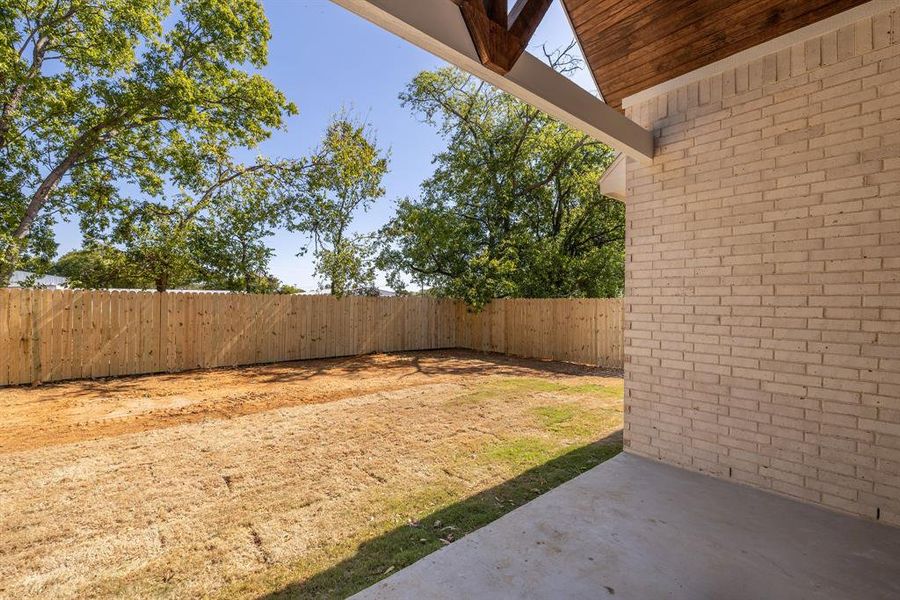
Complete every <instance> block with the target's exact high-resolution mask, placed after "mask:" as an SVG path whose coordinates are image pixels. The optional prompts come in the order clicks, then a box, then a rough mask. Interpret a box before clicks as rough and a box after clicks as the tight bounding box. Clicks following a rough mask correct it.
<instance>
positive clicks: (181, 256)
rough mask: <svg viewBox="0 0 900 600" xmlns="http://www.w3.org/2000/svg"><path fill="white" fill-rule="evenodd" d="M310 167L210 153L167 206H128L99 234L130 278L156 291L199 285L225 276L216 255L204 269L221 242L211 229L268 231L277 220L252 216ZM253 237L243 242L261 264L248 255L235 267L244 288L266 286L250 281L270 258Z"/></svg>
mask: <svg viewBox="0 0 900 600" xmlns="http://www.w3.org/2000/svg"><path fill="white" fill-rule="evenodd" d="M201 148H204V147H202V146H201ZM307 166H308V165H306V164H305V163H304V161H302V160H282V161H277V162H271V161H268V160H264V159H258V160H257V162H256V163H255V164H253V165H249V166H247V165H242V164H239V163H233V162H232V161H231V160H230V159H229V158H228V157H227V156H226V155H224V149H222V148H219V149H218V152H216V151H215V149H213V148H208V147H207V148H205V149H204V150H203V151H202V157H201V158H198V160H197V163H196V165H195V167H194V173H195V176H194V177H193V180H192V181H191V182H190V184H191V186H192V188H182V189H181V190H180V191H179V192H178V193H177V194H175V195H174V196H173V197H172V198H171V199H170V198H168V197H164V198H163V199H162V200H146V201H143V202H140V203H133V204H127V205H126V207H125V208H124V209H122V210H121V212H120V214H119V218H118V219H117V220H115V223H114V224H113V225H112V227H111V228H110V231H109V232H108V233H105V234H101V235H103V236H104V237H105V239H107V240H108V241H109V242H110V243H113V244H118V245H121V246H122V247H124V249H125V254H126V256H127V258H128V262H129V264H130V265H132V268H133V271H134V274H135V275H136V276H138V277H140V278H143V279H148V280H150V281H152V282H153V283H154V286H155V288H156V290H157V291H159V292H164V291H166V290H167V289H171V288H172V287H174V286H184V285H189V284H199V283H200V281H199V280H200V279H202V278H203V276H204V274H207V275H208V274H213V276H214V277H215V276H216V274H218V275H222V270H221V269H222V268H223V267H221V263H222V261H223V260H227V257H225V256H221V257H215V259H214V260H215V262H213V263H204V260H209V259H211V258H212V254H213V253H215V252H216V251H218V250H220V249H222V248H223V246H221V245H219V246H218V247H215V248H213V247H211V246H210V244H211V243H214V242H215V241H217V240H219V241H221V238H217V237H216V234H215V233H211V232H210V229H216V228H218V227H219V226H221V225H222V224H223V223H228V224H229V225H228V226H230V227H236V228H238V229H240V228H242V227H251V228H252V227H253V224H254V222H256V224H257V225H260V226H261V227H263V232H265V229H264V228H265V227H266V222H267V221H269V220H271V219H272V218H273V217H274V215H272V213H271V212H270V213H269V214H268V216H267V215H266V214H259V213H256V212H255V211H256V210H257V209H259V208H260V207H262V206H263V205H265V204H266V203H269V202H274V200H272V198H277V197H278V196H279V192H278V191H277V189H278V185H276V184H278V183H280V182H284V183H286V182H292V181H294V179H295V178H297V177H301V176H302V175H303V173H304V172H305V170H306V168H307ZM268 210H270V211H271V210H274V208H271V209H268ZM236 219H242V220H243V222H237V221H235V220H236ZM217 233H218V232H217ZM254 233H257V232H256V231H251V232H247V231H244V232H243V234H244V235H245V242H248V243H250V242H253V243H254V244H255V248H254V250H255V251H257V252H261V253H262V258H261V259H260V257H259V256H256V257H251V256H247V257H244V258H243V261H242V264H241V265H238V272H240V269H244V270H245V275H246V278H245V282H244V283H245V284H246V285H247V286H250V287H253V286H252V285H251V284H252V283H253V282H254V281H256V280H257V279H260V280H265V278H266V277H267V274H266V273H259V272H254V273H253V277H252V279H251V277H250V274H249V271H248V270H250V269H254V268H256V267H258V266H260V262H259V261H260V260H262V261H263V265H264V264H266V263H268V258H269V256H270V251H269V250H268V249H267V248H265V247H261V242H260V240H259V239H256V240H252V239H250V237H249V236H250V235H252V234H254ZM217 265H218V267H217ZM233 284H234V288H229V289H240V286H239V285H238V284H237V283H236V282H233ZM244 291H250V290H244Z"/></svg>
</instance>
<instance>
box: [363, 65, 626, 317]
mask: <svg viewBox="0 0 900 600" xmlns="http://www.w3.org/2000/svg"><path fill="white" fill-rule="evenodd" d="M553 59H554V64H556V65H557V66H562V67H563V68H568V65H569V64H570V63H569V62H568V60H569V59H568V58H567V57H566V56H564V55H555V56H554V57H553ZM400 98H401V100H402V102H403V104H404V105H405V106H408V107H409V108H410V109H412V110H413V111H414V112H415V113H416V114H418V115H420V116H421V117H422V118H423V119H424V121H425V122H426V123H428V124H431V125H433V126H435V127H437V128H438V129H439V130H440V132H441V134H442V135H443V136H444V138H445V139H446V140H447V149H446V150H445V151H443V152H441V153H440V154H438V155H437V156H435V158H434V163H435V165H436V168H435V171H434V173H433V174H432V176H431V177H430V178H428V179H427V180H426V181H425V182H424V183H423V184H422V191H421V197H420V198H416V199H411V198H407V199H403V200H401V201H400V202H399V203H398V207H397V214H396V216H395V217H394V219H393V220H392V221H391V222H390V223H389V224H388V225H387V226H385V228H384V229H383V230H382V232H381V235H382V238H383V240H384V242H385V244H386V247H385V248H384V249H383V250H382V252H381V254H380V256H379V266H380V267H382V268H384V269H386V270H387V271H388V272H389V281H390V282H391V284H392V285H393V286H394V287H399V286H403V284H404V281H405V280H406V278H407V277H411V278H412V280H413V282H415V283H417V284H420V285H424V286H430V287H432V288H433V289H434V291H435V292H436V293H439V294H442V295H447V296H452V297H457V298H462V299H465V300H466V301H467V302H469V303H470V304H471V305H474V306H476V307H477V306H482V305H483V304H485V303H486V302H488V301H490V299H492V298H499V297H564V296H575V297H604V296H616V295H619V294H621V292H622V289H623V284H624V216H625V212H624V207H623V206H622V205H621V204H620V203H619V202H616V201H614V200H611V199H609V198H606V197H604V196H603V195H601V194H600V192H599V190H598V186H597V184H598V180H599V178H600V176H601V175H602V173H603V171H604V170H605V169H606V167H608V166H609V164H610V163H611V162H612V160H613V158H614V156H613V152H612V150H611V149H610V148H608V147H607V146H606V145H604V144H602V143H600V142H597V141H594V140H592V139H590V138H588V137H587V136H585V135H583V134H581V133H579V132H577V131H574V130H572V129H571V128H569V127H568V126H566V125H564V124H562V123H560V122H558V121H556V120H554V119H553V118H551V117H549V116H548V115H546V114H544V113H542V112H540V111H539V110H537V109H534V108H532V107H530V106H528V105H526V104H524V103H522V102H520V101H518V100H517V99H515V98H513V97H512V96H510V95H508V94H506V93H504V92H501V91H498V90H496V89H494V88H492V87H490V86H488V85H486V84H484V83H482V82H479V81H478V80H476V79H474V78H472V77H470V76H467V75H465V74H463V73H462V72H460V71H459V70H457V69H453V68H444V69H440V70H437V71H426V72H423V73H420V74H419V75H418V76H417V77H416V78H415V79H414V80H413V81H412V83H410V84H409V86H408V87H407V89H406V90H405V91H404V92H403V93H402V94H401V96H400Z"/></svg>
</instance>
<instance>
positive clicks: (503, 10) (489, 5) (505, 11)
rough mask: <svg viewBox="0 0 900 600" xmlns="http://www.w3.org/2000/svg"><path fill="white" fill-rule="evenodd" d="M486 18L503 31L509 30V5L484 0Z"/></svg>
mask: <svg viewBox="0 0 900 600" xmlns="http://www.w3.org/2000/svg"><path fill="white" fill-rule="evenodd" d="M484 7H485V9H486V10H487V16H488V18H489V19H490V20H491V21H493V22H494V23H497V24H498V25H500V26H501V27H503V28H504V29H508V28H509V4H507V2H506V0H484Z"/></svg>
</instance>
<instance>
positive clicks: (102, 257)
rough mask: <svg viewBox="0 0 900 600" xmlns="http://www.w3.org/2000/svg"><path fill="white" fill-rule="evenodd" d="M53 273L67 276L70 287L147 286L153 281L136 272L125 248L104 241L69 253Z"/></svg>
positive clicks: (140, 287) (61, 258)
mask: <svg viewBox="0 0 900 600" xmlns="http://www.w3.org/2000/svg"><path fill="white" fill-rule="evenodd" d="M50 272H51V273H52V274H54V275H59V276H62V277H65V278H66V279H67V280H68V286H69V287H74V288H88V289H108V288H123V289H144V288H147V287H149V286H150V285H151V284H152V282H151V281H148V280H146V279H141V278H140V277H139V276H136V275H135V274H134V270H133V268H132V265H131V264H130V263H129V262H128V257H127V255H126V254H125V253H124V252H123V251H122V250H119V249H118V248H114V247H112V246H106V245H102V244H91V245H89V246H88V247H86V248H82V249H80V250H73V251H72V252H67V253H66V254H64V255H62V256H61V257H60V258H59V260H57V261H56V263H55V264H54V265H53V266H52V267H51V269H50Z"/></svg>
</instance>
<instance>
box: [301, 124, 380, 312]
mask: <svg viewBox="0 0 900 600" xmlns="http://www.w3.org/2000/svg"><path fill="white" fill-rule="evenodd" d="M315 163H316V165H317V166H316V167H315V168H313V169H310V172H309V177H307V178H306V179H305V180H304V182H303V184H302V186H301V187H298V188H297V189H296V190H295V191H294V193H293V194H292V195H291V197H290V199H289V201H288V202H287V204H286V212H287V221H286V224H287V226H288V228H289V229H290V230H292V231H300V232H304V233H307V234H309V235H310V237H311V240H312V247H313V256H314V258H315V263H316V273H317V274H318V275H319V277H320V278H321V280H322V281H323V282H324V283H326V284H327V285H328V288H329V290H330V292H331V293H332V294H333V295H335V296H343V295H345V294H347V293H353V292H356V291H358V290H360V289H368V288H371V287H372V286H373V285H374V281H375V268H374V264H373V258H374V249H373V247H372V243H371V242H372V239H371V236H368V235H360V234H352V233H350V232H349V228H350V225H351V224H352V221H353V217H354V215H355V214H356V213H357V212H358V211H360V210H362V211H365V210H367V209H368V208H369V207H370V206H371V205H372V203H373V202H374V201H375V200H376V199H377V198H380V197H381V196H383V195H384V188H383V187H382V185H381V180H382V178H383V177H384V174H385V173H386V172H387V168H388V158H387V156H386V155H385V154H384V153H382V151H381V150H379V148H378V144H377V140H376V139H375V137H374V135H373V134H372V132H371V131H370V130H369V129H368V128H367V127H366V126H365V125H363V124H359V123H354V122H353V121H352V120H350V119H349V118H347V117H346V115H344V116H342V117H340V118H338V119H336V120H335V121H333V122H332V123H331V124H330V125H329V127H328V130H327V131H326V133H325V139H324V141H323V142H322V145H321V147H320V148H319V149H318V151H317V152H316V153H315ZM307 250H308V247H307V248H303V249H302V250H301V254H302V253H303V252H306V251H307Z"/></svg>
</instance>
